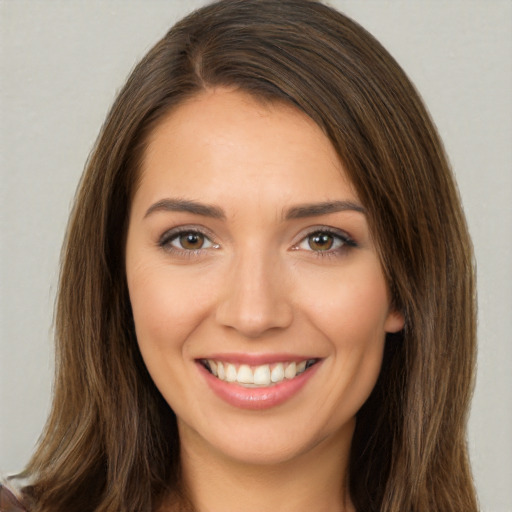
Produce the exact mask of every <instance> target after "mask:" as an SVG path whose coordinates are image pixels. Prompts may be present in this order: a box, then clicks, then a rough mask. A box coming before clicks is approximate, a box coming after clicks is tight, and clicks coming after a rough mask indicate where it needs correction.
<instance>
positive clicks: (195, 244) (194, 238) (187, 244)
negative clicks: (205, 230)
mask: <svg viewBox="0 0 512 512" xmlns="http://www.w3.org/2000/svg"><path fill="white" fill-rule="evenodd" d="M180 243H181V246H182V247H184V248H185V249H200V248H201V246H202V245H203V236H202V235H198V234H197V233H187V234H185V235H182V236H181V237H180Z"/></svg>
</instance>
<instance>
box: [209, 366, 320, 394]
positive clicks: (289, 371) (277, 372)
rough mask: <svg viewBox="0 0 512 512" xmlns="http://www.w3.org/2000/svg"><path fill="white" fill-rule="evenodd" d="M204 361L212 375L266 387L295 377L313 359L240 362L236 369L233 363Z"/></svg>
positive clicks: (226, 379) (228, 380)
mask: <svg viewBox="0 0 512 512" xmlns="http://www.w3.org/2000/svg"><path fill="white" fill-rule="evenodd" d="M204 363H205V366H206V367H207V368H209V369H210V371H211V373H212V374H213V375H215V376H216V377H217V378H218V379H220V380H223V381H225V382H237V383H239V384H241V385H243V386H246V387H258V386H259V387H267V386H270V385H271V384H277V383H279V382H282V381H283V380H284V379H288V380H290V379H293V378H295V377H296V376H297V375H300V374H301V373H303V372H304V371H306V369H307V368H309V367H310V366H312V364H314V363H315V359H310V360H303V361H301V362H299V363H296V362H291V363H275V364H273V365H269V364H263V365H261V366H256V367H251V366H249V365H247V364H242V365H240V366H239V367H238V369H237V366H236V365H235V364H232V363H223V362H221V361H214V360H213V359H207V360H205V361H204ZM308 363H309V364H308Z"/></svg>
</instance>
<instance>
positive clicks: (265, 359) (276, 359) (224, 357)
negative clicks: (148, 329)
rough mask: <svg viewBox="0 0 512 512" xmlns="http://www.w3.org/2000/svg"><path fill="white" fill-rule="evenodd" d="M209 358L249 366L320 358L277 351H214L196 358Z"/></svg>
mask: <svg viewBox="0 0 512 512" xmlns="http://www.w3.org/2000/svg"><path fill="white" fill-rule="evenodd" d="M207 359H211V360H213V361H222V362H225V363H232V364H247V365H249V366H260V365H263V364H274V363H291V362H296V363H298V362H300V361H307V360H309V359H320V358H319V357H318V356H312V355H298V354H289V353H288V354H287V353H279V354H248V353H243V354H242V353H234V352H230V353H216V354H209V355H208V356H205V357H199V358H197V360H199V361H200V360H207Z"/></svg>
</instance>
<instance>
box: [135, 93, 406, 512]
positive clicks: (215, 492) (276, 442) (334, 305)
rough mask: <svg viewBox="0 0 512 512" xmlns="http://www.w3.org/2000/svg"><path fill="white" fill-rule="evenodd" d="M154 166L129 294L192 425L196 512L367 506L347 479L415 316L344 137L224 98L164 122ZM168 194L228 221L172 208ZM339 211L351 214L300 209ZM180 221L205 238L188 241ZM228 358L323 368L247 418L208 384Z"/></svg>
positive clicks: (149, 356) (141, 192)
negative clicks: (334, 138) (389, 349)
mask: <svg viewBox="0 0 512 512" xmlns="http://www.w3.org/2000/svg"><path fill="white" fill-rule="evenodd" d="M141 172H142V174H141V181H140V185H139V188H138V189H137V191H136V193H135V195H134V199H133V204H132V208H131V213H130V220H129V228H128V237H127V245H126V272H127V280H128V288H129V293H130V300H131V303H132V308H133V314H134V319H135V326H136V332H137V338H138V342H139V346H140V350H141V353H142V356H143V358H144V361H145V363H146V365H147V368H148V370H149V372H150V374H151V376H152V378H153V380H154V382H155V384H156V385H157V387H158V388H159V390H160V391H161V393H162V395H163V396H164V398H165V399H166V400H167V402H168V403H169V405H170V406H171V407H172V408H173V410H174V411H175V413H176V415H177V419H178V427H179V432H180V442H181V457H182V466H183V473H184V478H185V482H186V484H187V487H188V490H189V493H190V495H191V498H192V501H193V502H194V505H195V506H196V508H197V510H199V511H200V512H203V511H208V512H216V511H219V512H221V511H222V512H230V511H231V512H239V511H240V510H244V511H246V512H251V511H253V510H254V511H258V512H264V511H267V510H268V511H270V510H272V511H274V510H280V511H288V510H289V511H294V512H300V511H302V510H304V511H306V510H307V511H310V510H317V511H323V510H325V511H330V512H332V511H344V510H353V507H352V505H351V502H350V496H349V495H348V493H347V491H346V487H345V486H344V485H342V483H343V482H346V480H347V465H348V455H349V450H350V443H351V439H352V435H353V431H354V425H355V414H356V412H357V411H358V409H359V408H360V407H361V405H362V404H363V403H364V401H365V400H366V399H367V397H368V395H369V394H370V392H371V390H372V388H373V387H374V384H375V382H376V379H377V376H378V373H379V370H380V366H381V362H382V353H383V347H384V339H385V334H386V332H396V331H398V330H400V329H401V328H402V327H403V318H402V315H401V314H400V313H398V312H396V311H393V310H392V309H391V308H390V300H389V292H388V289H387V286H386V282H385V279H384V276H383V273H382V268H381V264H380V262H379V259H378V256H377V253H376V248H375V246H374V244H373V241H372V237H371V233H370V231H369V228H368V224H367V220H366V216H365V214H364V211H360V210H362V208H361V205H360V202H359V200H358V198H357V195H356V194H355V193H354V190H353V188H352V186H351V184H350V183H349V182H348V180H347V179H346V177H345V172H344V169H343V165H342V164H341V162H340V161H339V158H338V156H337V154H336V152H335V150H334V148H333V147H332V145H331V143H330V141H329V140H328V139H327V137H326V136H325V135H324V134H323V132H322V131H321V129H320V128H319V127H318V126H317V125H316V124H315V123H314V122H313V121H312V120H311V119H310V118H308V117H307V116H306V115H305V114H303V113H301V112H300V111H298V110H297V109H295V108H294V107H292V106H289V105H286V104H283V103H268V102H267V103H263V102H261V101H259V100H257V99H255V98H253V97H251V96H248V95H247V94H245V93H242V92H240V91H236V90H233V89H223V88H222V89H215V90H209V91H206V92H203V93H201V94H199V95H198V96H196V97H194V98H193V99H191V100H189V101H188V102H186V103H184V104H182V105H180V106H179V107H177V109H175V110H174V111H173V112H172V113H171V114H170V115H169V116H168V117H167V118H165V119H164V120H163V122H161V123H160V125H159V126H157V127H156V129H155V130H154V132H153V133H152V134H151V136H150V139H149V145H148V148H147V151H146V154H145V158H144V161H143V166H142V171H141ZM167 199H180V200H187V201H194V202H197V203H200V204H204V205H208V206H210V207H214V208H215V210H214V212H213V213H215V214H216V215H217V216H216V217H215V216H211V215H204V213H209V214H211V213H212V212H211V211H209V212H205V211H195V212H191V211H183V210H179V208H178V211H175V210H176V207H175V206H176V205H174V206H173V209H172V210H169V208H164V207H163V206H162V204H163V203H162V202H161V201H162V200H167ZM334 201H344V202H345V203H349V204H350V205H352V206H351V207H350V209H345V210H342V211H333V212H324V213H320V214H318V212H317V213H316V214H315V212H309V213H308V212H306V214H307V216H298V217H297V216H294V215H293V214H290V211H291V212H293V211H295V212H296V211H297V210H296V208H297V207H299V206H303V205H306V204H307V205H309V204H316V203H325V202H334ZM155 205H156V206H155ZM345 206H346V204H345ZM294 208H295V210H293V209H294ZM219 215H220V216H219ZM303 215H304V210H303ZM179 226H184V227H183V229H182V231H185V232H186V231H187V230H188V231H190V230H199V231H202V232H203V233H204V234H205V235H206V236H205V238H201V236H202V235H199V237H200V238H199V239H197V238H196V239H195V241H197V240H199V243H196V244H195V245H192V246H190V245H186V244H185V246H184V245H183V244H181V245H180V240H181V241H183V240H185V238H182V239H180V238H179V234H176V229H175V228H179ZM327 228H329V230H331V231H335V232H336V233H335V235H332V233H327V238H325V239H324V241H325V242H326V243H324V244H323V245H322V244H320V245H319V244H315V239H314V238H313V236H312V233H318V232H322V231H324V232H325V230H326V229H327ZM169 230H174V231H173V232H171V235H169ZM166 234H167V235H166ZM347 236H349V237H350V239H351V240H353V241H354V242H355V244H357V245H356V246H352V245H350V243H343V241H342V238H340V237H345V238H346V237H347ZM162 237H163V238H162ZM173 237H174V238H173ZM185 241H186V240H185ZM163 242H165V243H163ZM331 242H332V243H333V245H332V247H331V248H328V246H329V244H330V243H331ZM201 243H202V244H203V245H202V247H201ZM189 247H192V249H190V248H189ZM197 247H200V248H199V249H197ZM219 353H221V354H224V353H230V354H233V353H234V354H257V355H261V354H265V355H269V354H270V355H272V354H276V353H280V354H282V353H285V354H294V355H298V356H307V357H315V358H318V359H319V363H317V364H316V365H315V366H314V367H313V368H311V369H310V370H308V371H311V370H313V369H314V373H312V374H311V375H312V376H311V377H310V378H309V379H308V380H307V382H306V384H305V385H304V386H303V387H302V388H301V389H300V390H299V391H298V392H297V393H295V394H294V395H293V396H291V397H290V398H289V399H288V400H286V401H285V402H284V403H282V404H280V405H278V406H275V407H271V408H268V409H264V410H245V409H241V408H239V407H235V406H233V405H231V404H229V403H227V402H225V401H224V400H222V399H221V398H219V396H217V395H216V394H215V393H213V392H212V390H211V388H210V386H209V385H208V384H207V382H206V380H205V378H204V375H202V372H201V368H202V367H201V366H200V365H199V364H198V362H197V361H198V359H199V358H207V357H208V356H210V357H211V355H212V354H219ZM340 483H341V484H340Z"/></svg>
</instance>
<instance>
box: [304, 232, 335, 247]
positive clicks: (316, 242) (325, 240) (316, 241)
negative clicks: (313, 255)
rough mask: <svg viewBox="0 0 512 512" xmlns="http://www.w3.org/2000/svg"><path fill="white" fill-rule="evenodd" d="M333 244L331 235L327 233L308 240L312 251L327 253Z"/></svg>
mask: <svg viewBox="0 0 512 512" xmlns="http://www.w3.org/2000/svg"><path fill="white" fill-rule="evenodd" d="M332 244H333V239H332V235H329V234H327V233H318V234H316V235H313V236H312V237H311V238H310V241H309V246H310V247H311V249H313V250H317V251H328V250H329V249H330V248H331V247H332Z"/></svg>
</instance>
